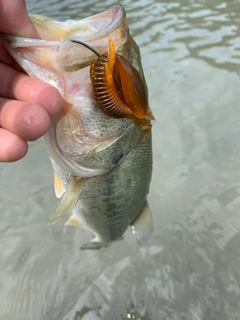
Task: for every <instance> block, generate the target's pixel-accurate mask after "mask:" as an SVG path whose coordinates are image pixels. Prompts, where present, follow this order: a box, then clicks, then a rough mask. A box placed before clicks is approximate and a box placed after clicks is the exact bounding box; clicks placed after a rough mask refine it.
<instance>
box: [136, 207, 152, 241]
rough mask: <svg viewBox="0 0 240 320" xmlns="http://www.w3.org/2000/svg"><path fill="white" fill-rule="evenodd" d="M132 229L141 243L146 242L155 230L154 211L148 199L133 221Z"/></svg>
mask: <svg viewBox="0 0 240 320" xmlns="http://www.w3.org/2000/svg"><path fill="white" fill-rule="evenodd" d="M131 227H132V231H133V233H134V234H136V237H137V239H138V241H139V242H140V244H142V243H144V242H145V241H146V240H147V239H148V238H149V237H150V236H151V234H152V232H153V221H152V213H151V210H150V208H149V205H148V202H147V201H146V202H145V203H144V205H143V207H142V210H141V211H140V213H139V214H138V216H137V217H136V218H135V219H134V220H133V222H132V223H131Z"/></svg>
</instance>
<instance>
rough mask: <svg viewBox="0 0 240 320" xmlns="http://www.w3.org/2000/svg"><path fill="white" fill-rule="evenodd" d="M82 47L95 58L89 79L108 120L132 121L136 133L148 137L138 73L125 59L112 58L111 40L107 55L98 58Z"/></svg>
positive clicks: (145, 99)
mask: <svg viewBox="0 0 240 320" xmlns="http://www.w3.org/2000/svg"><path fill="white" fill-rule="evenodd" d="M73 42H78V41H73ZM78 43H80V42H78ZM82 44H83V45H85V46H87V47H88V48H89V49H90V50H92V51H93V52H94V53H95V54H96V55H97V56H98V58H97V59H96V61H94V62H93V63H92V65H91V68H90V78H91V82H92V86H93V93H94V97H95V99H96V101H97V102H98V104H99V106H100V107H101V108H102V110H103V111H104V112H105V113H106V114H107V115H108V116H110V117H112V118H129V119H132V120H133V121H134V123H135V124H136V126H137V127H138V128H139V129H143V130H147V136H148V135H149V132H150V129H151V126H152V125H151V124H150V123H149V121H148V120H154V117H153V114H152V111H151V110H150V109H149V107H148V97H147V92H146V89H145V86H144V84H143V81H142V79H141V77H140V75H139V73H138V72H137V71H136V70H135V69H134V68H133V67H132V65H131V64H130V63H129V62H128V61H127V60H126V59H124V58H123V57H122V56H121V55H118V54H116V50H115V45H114V42H113V39H112V37H109V43H108V54H107V55H100V54H99V53H98V52H96V50H94V49H93V48H91V47H89V46H88V45H86V44H84V43H82ZM144 119H145V120H147V122H146V121H144ZM146 138H147V137H146ZM146 138H144V140H145V139H146Z"/></svg>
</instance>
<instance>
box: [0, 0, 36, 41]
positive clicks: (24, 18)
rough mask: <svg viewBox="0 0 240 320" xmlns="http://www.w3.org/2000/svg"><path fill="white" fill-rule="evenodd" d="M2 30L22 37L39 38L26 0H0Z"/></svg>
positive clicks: (0, 26) (0, 27) (0, 25)
mask: <svg viewBox="0 0 240 320" xmlns="http://www.w3.org/2000/svg"><path fill="white" fill-rule="evenodd" d="M0 30H1V32H3V33H10V34H13V35H16V36H20V37H28V38H39V35H38V33H37V31H36V29H35V27H34V26H33V24H32V22H31V19H30V18H29V16H28V14H27V9H26V3H25V1H24V0H17V1H16V0H15V1H9V0H1V1H0Z"/></svg>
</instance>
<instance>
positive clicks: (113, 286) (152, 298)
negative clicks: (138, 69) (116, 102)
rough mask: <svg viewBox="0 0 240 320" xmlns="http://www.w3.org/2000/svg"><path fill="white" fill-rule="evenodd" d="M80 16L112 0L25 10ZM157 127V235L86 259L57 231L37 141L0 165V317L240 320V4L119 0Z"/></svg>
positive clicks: (69, 231)
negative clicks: (139, 55) (137, 51)
mask: <svg viewBox="0 0 240 320" xmlns="http://www.w3.org/2000/svg"><path fill="white" fill-rule="evenodd" d="M27 4H28V8H29V11H30V12H32V13H38V14H46V15H51V16H52V17H53V18H57V19H60V20H65V19H67V18H69V17H70V18H73V19H74V18H84V17H86V16H89V15H92V14H95V13H97V12H101V11H103V10H105V9H106V8H108V7H110V6H112V5H113V4H114V1H111V0H108V1H104V2H103V1H102V2H99V1H96V0H92V1H74V0H68V1H67V0H65V1H56V0H55V1H53V0H51V1H44V0H39V1H36V0H32V1H28V3H27ZM121 4H122V5H124V7H125V9H126V10H127V16H128V23H129V26H130V29H131V32H132V35H133V36H134V38H135V40H136V41H137V43H138V44H139V46H140V48H141V52H142V60H143V66H144V70H145V75H146V79H147V82H148V86H149V94H150V103H151V107H152V109H153V111H154V114H155V117H156V121H155V123H154V127H153V150H154V171H153V179H152V184H151V190H150V194H149V202H150V205H151V208H152V211H153V216H154V229H155V230H154V234H153V237H152V238H151V239H150V241H149V242H148V244H147V245H145V246H142V247H139V246H138V244H137V243H136V240H135V238H134V236H133V235H132V234H131V233H130V231H128V232H127V233H126V235H125V240H123V241H120V242H118V243H115V244H114V245H112V246H110V247H109V248H108V249H106V250H105V249H102V250H100V251H97V252H96V251H79V247H80V245H81V244H83V243H85V242H87V241H89V240H90V239H91V235H90V234H89V233H88V232H87V231H83V230H78V229H74V228H70V227H69V228H63V227H62V224H61V223H58V224H56V225H54V226H53V227H52V228H51V229H50V228H48V229H46V228H45V223H46V221H47V219H48V217H49V216H50V214H51V213H52V211H53V209H54V208H55V206H56V205H57V200H56V199H55V196H54V192H53V182H52V169H51V166H50V163H49V160H48V157H47V155H46V153H45V151H44V148H43V145H42V143H41V141H38V142H36V143H32V144H31V147H30V151H29V153H28V156H27V157H26V158H25V159H23V160H22V161H19V162H17V163H13V164H0V212H1V222H0V229H1V242H0V252H1V255H0V270H1V271H0V272H1V277H0V281H1V282H0V285H1V292H0V319H1V320H9V319H11V320H28V319H29V320H32V319H34V320H80V319H83V320H92V319H94V320H98V319H104V320H109V319H110V320H112V319H113V320H115V319H116V320H120V319H121V320H122V319H124V320H125V319H135V320H139V319H145V320H148V319H153V320H162V319H163V320H215V319H218V320H235V319H236V320H238V319H239V317H240V302H239V301H240V300H239V296H240V268H239V265H240V246H239V243H240V232H239V230H240V214H239V211H240V140H239V135H240V126H239V123H240V112H239V100H240V90H239V88H240V81H239V71H240V14H239V12H240V2H239V1H237V0H229V1H227V2H223V1H221V0H212V1H207V0H198V1H197V0H182V1H175V2H174V1H143V0H142V1H141V0H139V1H132V2H130V1H126V0H125V1H122V3H121Z"/></svg>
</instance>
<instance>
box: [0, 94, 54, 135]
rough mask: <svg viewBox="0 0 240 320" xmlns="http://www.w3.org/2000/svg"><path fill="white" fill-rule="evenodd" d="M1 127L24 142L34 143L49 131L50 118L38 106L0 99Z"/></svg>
mask: <svg viewBox="0 0 240 320" xmlns="http://www.w3.org/2000/svg"><path fill="white" fill-rule="evenodd" d="M0 125H1V127H2V128H4V129H7V130H9V131H11V132H13V133H15V134H16V135H18V136H20V137H21V138H22V139H23V140H26V141H34V140H37V139H38V138H40V137H41V136H42V135H44V134H45V133H46V132H47V131H48V129H49V126H50V118H49V115H48V113H47V112H46V110H45V109H44V108H42V107H41V106H40V105H38V104H34V103H30V102H21V101H15V100H7V99H3V98H0Z"/></svg>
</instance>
